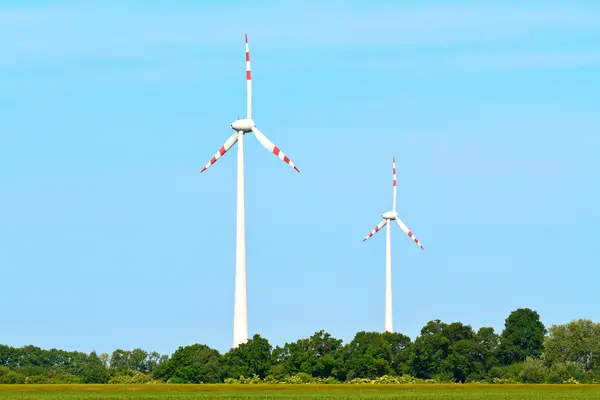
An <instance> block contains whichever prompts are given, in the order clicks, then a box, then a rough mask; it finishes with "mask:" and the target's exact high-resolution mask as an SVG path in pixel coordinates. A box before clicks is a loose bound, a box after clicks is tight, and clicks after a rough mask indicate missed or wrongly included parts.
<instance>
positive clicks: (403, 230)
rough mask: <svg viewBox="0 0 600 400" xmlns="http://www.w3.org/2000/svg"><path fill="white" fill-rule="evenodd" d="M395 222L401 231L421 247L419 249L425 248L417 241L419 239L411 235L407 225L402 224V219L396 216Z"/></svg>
mask: <svg viewBox="0 0 600 400" xmlns="http://www.w3.org/2000/svg"><path fill="white" fill-rule="evenodd" d="M396 222H397V223H398V226H399V227H400V229H402V232H404V233H406V235H407V236H408V237H409V238H411V239H412V240H413V242H415V243H416V244H417V245H419V247H420V248H421V250H425V249H424V248H423V245H422V244H421V242H419V239H417V238H416V237H415V235H413V233H412V232H411V230H410V229H408V227H407V226H406V225H404V222H402V220H400V218H398V217H396Z"/></svg>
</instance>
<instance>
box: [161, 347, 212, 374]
mask: <svg viewBox="0 0 600 400" xmlns="http://www.w3.org/2000/svg"><path fill="white" fill-rule="evenodd" d="M154 376H155V377H157V378H158V379H163V380H165V381H170V382H172V383H218V382H220V381H221V355H220V354H219V352H218V351H217V350H214V349H211V348H210V347H208V346H206V345H203V344H193V345H191V346H185V347H179V348H178V349H177V350H176V351H175V353H173V356H172V357H171V358H170V359H169V360H168V361H167V362H165V363H164V365H163V366H162V367H161V368H157V369H156V370H155V372H154Z"/></svg>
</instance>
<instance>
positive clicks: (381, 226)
mask: <svg viewBox="0 0 600 400" xmlns="http://www.w3.org/2000/svg"><path fill="white" fill-rule="evenodd" d="M387 222H388V220H387V219H384V220H383V221H381V222H380V223H379V225H377V226H376V227H375V229H373V230H372V231H371V233H369V234H368V235H367V237H366V238H364V239H363V242H365V241H367V239H369V238H370V237H371V236H373V235H374V234H376V233H377V232H379V231H380V230H381V228H383V227H384V226H385V224H387Z"/></svg>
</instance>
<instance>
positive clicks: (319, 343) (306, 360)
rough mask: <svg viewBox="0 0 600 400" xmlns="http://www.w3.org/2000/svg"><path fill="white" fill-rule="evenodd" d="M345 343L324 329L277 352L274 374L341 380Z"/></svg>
mask: <svg viewBox="0 0 600 400" xmlns="http://www.w3.org/2000/svg"><path fill="white" fill-rule="evenodd" d="M341 349H342V341H341V340H340V339H336V338H334V337H332V336H331V335H330V334H329V333H327V332H325V331H323V330H321V331H319V332H316V333H315V334H314V335H312V336H311V337H309V338H307V339H300V340H298V341H296V342H292V343H286V344H285V345H284V346H283V347H276V348H275V350H273V359H274V363H275V366H274V367H273V368H274V374H275V375H278V376H283V375H288V376H289V375H296V374H298V373H301V372H303V373H306V374H309V375H312V376H314V377H320V378H328V377H334V378H338V379H339V378H340V375H341V373H342V371H341V369H342V366H343V359H342V353H341Z"/></svg>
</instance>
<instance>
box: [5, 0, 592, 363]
mask: <svg viewBox="0 0 600 400" xmlns="http://www.w3.org/2000/svg"><path fill="white" fill-rule="evenodd" d="M597 3H598V2H597V1H587V2H586V1H577V0H572V1H568V2H566V1H548V0H545V1H533V0H532V1H528V2H526V3H525V2H523V1H512V2H511V1H486V2H480V1H462V2H459V1H423V2H419V5H414V2H405V1H402V2H401V1H388V2H384V1H375V0H373V1H369V2H364V1H361V2H358V1H357V2H355V3H352V2H342V1H337V2H335V1H330V2H326V1H325V2H321V1H318V2H317V1H315V2H311V1H298V2H292V1H289V2H288V1H286V2H268V1H265V2H262V3H261V2H248V1H219V2H217V1H211V2H209V1H204V2H202V1H177V2H172V1H166V0H164V1H153V2H146V1H141V0H140V1H128V2H122V1H116V0H113V1H99V0H98V1H85V2H83V1H77V2H75V1H72V2H70V1H62V2H59V1H55V2H50V1H28V2H18V1H8V2H6V1H5V2H3V3H2V5H0V273H1V275H0V306H1V310H2V311H1V316H0V343H5V344H9V345H14V346H21V345H25V344H30V343H31V344H35V345H38V346H42V347H45V348H49V347H58V348H64V349H73V350H81V351H86V352H89V351H91V350H94V349H95V350H97V351H98V352H105V351H107V352H111V351H112V350H114V349H115V348H125V349H131V348H134V347H141V348H144V349H147V350H156V351H159V352H162V353H171V352H172V351H174V350H175V349H176V348H177V347H178V346H180V345H187V344H192V343H197V342H199V343H205V344H208V345H210V346H212V347H214V348H217V349H218V350H220V351H226V350H227V349H228V348H229V347H230V346H231V342H232V326H233V289H234V265H235V201H236V200H235V195H236V191H235V190H236V186H235V177H236V153H235V152H232V153H231V154H230V153H228V154H226V155H225V156H224V157H223V158H222V159H221V160H219V161H218V163H217V164H216V165H214V166H213V167H212V168H211V169H209V170H208V171H207V172H206V173H203V174H202V175H201V174H200V170H201V168H202V167H203V166H204V165H205V164H206V163H207V162H208V160H209V159H210V158H211V157H212V156H213V154H214V153H215V152H216V151H217V150H218V148H219V147H220V146H221V145H222V144H223V143H224V142H225V140H226V139H227V138H228V137H229V136H230V135H231V134H232V131H231V129H230V128H229V124H230V123H231V122H232V121H234V120H235V119H236V118H237V116H238V115H240V116H242V115H244V114H245V99H246V97H245V96H246V93H245V72H244V68H245V64H244V33H246V32H247V33H248V35H249V38H250V51H251V56H252V68H253V78H254V103H253V117H254V119H255V120H256V121H257V124H258V125H259V127H260V128H261V130H262V131H263V132H264V133H265V134H266V135H267V136H268V137H269V138H270V139H271V140H272V141H273V142H274V143H275V144H276V145H277V146H279V147H280V148H281V149H282V150H283V151H284V152H285V153H286V154H287V155H289V156H290V158H291V159H292V160H293V161H294V162H295V163H296V165H297V166H298V167H299V168H300V170H301V171H302V172H301V173H300V174H298V173H296V172H295V171H293V170H292V169H291V168H290V167H288V166H287V165H285V164H284V163H283V162H281V160H278V159H277V158H276V157H275V156H273V155H272V154H269V153H268V152H267V151H266V150H264V149H263V148H262V147H261V146H260V145H259V144H258V142H257V141H256V140H255V139H254V138H253V137H248V136H247V140H246V207H247V211H246V213H247V247H248V296H249V329H250V334H254V333H260V334H261V335H263V336H265V337H267V338H268V339H269V340H270V341H271V343H273V344H283V343H285V342H286V341H293V340H296V339H298V338H299V337H306V336H308V335H310V334H312V333H313V332H315V331H317V330H320V329H325V330H327V331H329V332H330V333H332V334H333V335H334V336H336V337H339V338H342V339H344V341H349V340H350V339H351V338H352V337H353V335H354V333H355V332H357V331H360V330H371V331H372V330H375V331H382V330H383V326H384V287H385V286H384V282H385V235H384V234H383V233H379V234H377V235H376V236H375V237H373V238H371V240H369V241H368V242H366V243H363V242H362V239H363V237H364V236H365V235H367V234H368V233H369V231H370V230H371V229H373V228H374V227H375V225H376V224H377V223H378V222H379V221H380V219H381V217H380V213H381V212H384V211H387V210H389V209H390V208H391V202H392V186H391V179H392V178H391V160H392V156H394V155H395V156H396V159H397V163H398V210H399V213H400V218H402V219H403V220H404V222H405V223H406V224H407V225H408V226H409V227H410V228H411V229H412V230H413V231H414V232H415V234H416V235H417V237H418V238H419V239H420V240H421V241H422V243H423V244H424V246H425V251H424V252H421V251H420V250H419V248H418V247H417V246H416V245H415V244H414V243H412V242H411V241H410V240H409V239H408V238H407V237H405V236H404V235H403V234H402V233H401V231H400V230H399V229H397V227H394V229H393V231H392V247H393V249H392V250H393V251H392V258H393V287H394V328H395V329H396V330H397V331H400V332H403V333H405V334H407V335H409V336H410V337H412V338H414V337H415V336H416V335H417V334H418V333H419V330H420V328H421V327H422V326H423V325H424V324H425V323H426V322H427V321H429V320H432V319H438V318H439V319H441V320H443V321H447V322H451V321H462V322H465V323H469V324H471V325H472V326H473V327H474V328H476V329H477V328H479V327H481V326H493V327H494V328H496V329H498V330H501V329H502V327H503V324H504V319H505V318H506V317H507V316H508V314H509V313H510V311H511V310H514V309H516V308H518V307H530V308H533V309H535V310H537V311H538V312H539V313H540V315H541V317H542V320H543V322H544V323H545V324H547V325H550V324H554V323H564V322H567V321H570V320H572V319H575V318H591V319H593V320H596V321H599V320H600V309H599V308H598V304H600V290H599V289H598V287H599V286H598V281H599V279H600V271H599V267H600V263H599V261H598V260H599V257H598V255H597V248H596V246H597V245H598V239H599V235H598V226H599V224H600V212H599V211H598V205H599V204H600V69H599V68H600V47H599V46H598V43H600V5H599V4H597ZM24 4H25V5H24Z"/></svg>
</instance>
